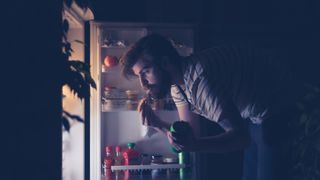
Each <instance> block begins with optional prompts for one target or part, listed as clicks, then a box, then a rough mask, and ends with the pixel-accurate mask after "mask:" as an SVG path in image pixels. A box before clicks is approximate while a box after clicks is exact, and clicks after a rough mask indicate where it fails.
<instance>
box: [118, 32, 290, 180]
mask: <svg viewBox="0 0 320 180" xmlns="http://www.w3.org/2000/svg"><path fill="white" fill-rule="evenodd" d="M283 59H284V58H283V57H282V56H280V55H278V54H277V53H274V52H273V51H270V50H266V49H263V48H258V47H252V46H250V45H242V46H239V45H237V46H236V45H234V46H221V47H214V48H211V49H207V50H204V51H202V52H200V53H198V54H194V55H191V56H189V57H181V56H179V54H178V53H177V51H176V50H175V49H174V48H173V46H172V44H171V43H170V41H168V40H167V39H166V38H164V37H162V36H160V35H156V34H153V35H149V36H146V37H144V38H142V39H140V40H139V41H138V42H137V43H136V44H134V45H133V46H132V47H131V49H130V50H129V51H128V52H127V53H126V54H125V55H124V56H123V58H122V59H121V62H122V64H123V74H124V75H125V76H126V77H127V78H129V77H131V76H137V77H139V79H140V83H141V86H142V87H143V88H144V89H145V90H146V91H147V93H148V95H149V96H150V97H151V99H152V98H154V99H159V98H163V97H165V96H166V95H167V94H168V93H171V96H172V97H173V100H174V102H175V104H176V106H177V110H178V114H179V117H180V120H184V121H188V122H190V124H191V126H192V127H193V130H194V131H193V132H190V133H189V134H185V136H183V137H178V136H176V135H175V134H172V133H170V132H169V131H168V129H169V125H168V124H166V123H164V122H163V121H162V120H161V119H159V117H157V116H156V115H155V114H154V113H153V111H152V109H151V108H150V106H149V105H148V103H147V101H148V100H147V99H145V100H143V101H142V102H141V104H140V107H139V111H140V113H141V117H142V123H143V124H144V125H147V126H152V127H155V128H156V129H158V130H159V131H162V132H164V133H166V134H167V136H168V140H169V142H170V143H171V144H172V145H173V146H174V147H175V148H176V149H178V150H181V151H192V152H214V153H225V152H232V151H236V150H241V149H245V148H246V149H245V162H244V171H243V180H277V179H281V178H283V177H281V176H280V174H281V173H282V172H281V171H279V170H281V166H282V164H281V163H282V162H283V161H282V159H281V157H282V153H283V152H282V150H283V149H282V148H281V142H282V140H283V139H282V138H279V137H281V136H280V132H281V131H282V129H281V128H284V127H285V126H284V124H285V122H286V120H287V119H286V116H283V114H286V112H285V111H286V110H287V109H288V107H289V105H290V100H291V95H290V92H291V89H290V87H291V83H290V82H291V81H290V74H289V73H288V72H289V71H287V70H286V68H285V66H284V64H283V63H282V60H283ZM197 115H200V116H202V117H205V118H206V119H209V120H211V121H214V122H216V123H218V124H219V125H220V126H221V127H222V128H223V129H224V132H223V133H220V134H218V135H214V136H206V137H201V136H198V134H199V131H201V129H199V127H197V122H196V121H197Z"/></svg>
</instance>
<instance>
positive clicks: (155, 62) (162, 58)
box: [121, 34, 180, 98]
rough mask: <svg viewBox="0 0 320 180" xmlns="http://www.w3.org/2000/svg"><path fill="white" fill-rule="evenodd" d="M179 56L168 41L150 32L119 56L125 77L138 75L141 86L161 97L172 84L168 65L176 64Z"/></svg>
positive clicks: (152, 94) (156, 96)
mask: <svg viewBox="0 0 320 180" xmlns="http://www.w3.org/2000/svg"><path fill="white" fill-rule="evenodd" d="M179 59H180V56H179V54H178V52H177V51H176V49H175V48H174V47H173V46H172V44H171V43H170V41H168V40H167V39H166V38H164V37H162V36H160V35H156V34H152V35H149V36H146V37H143V38H142V39H140V40H139V41H138V42H137V43H135V44H134V45H133V46H132V47H131V48H130V50H129V51H128V52H127V53H126V54H125V55H124V56H123V57H122V58H121V63H122V65H123V70H122V73H123V75H124V76H125V77H126V78H128V79H129V78H130V77H133V76H135V77H137V76H138V77H139V79H140V83H141V86H142V87H143V88H144V89H145V90H147V91H148V94H149V95H151V96H152V97H153V98H163V97H164V96H165V95H167V94H168V92H169V90H170V86H171V84H172V77H171V74H172V73H170V72H169V71H168V67H169V66H171V67H172V66H178V65H179Z"/></svg>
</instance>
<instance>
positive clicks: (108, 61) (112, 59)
mask: <svg viewBox="0 0 320 180" xmlns="http://www.w3.org/2000/svg"><path fill="white" fill-rule="evenodd" d="M103 62H104V65H105V66H107V67H114V66H116V65H117V64H118V63H119V60H118V58H117V57H116V56H106V57H105V58H104V61H103Z"/></svg>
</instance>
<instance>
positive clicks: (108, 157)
mask: <svg viewBox="0 0 320 180" xmlns="http://www.w3.org/2000/svg"><path fill="white" fill-rule="evenodd" d="M105 150H106V154H105V157H104V159H103V169H104V175H105V176H106V175H107V172H108V171H109V170H110V169H111V166H112V165H113V164H114V157H113V154H112V146H106V149H105Z"/></svg>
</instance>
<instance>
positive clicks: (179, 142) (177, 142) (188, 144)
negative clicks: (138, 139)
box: [167, 132, 198, 152]
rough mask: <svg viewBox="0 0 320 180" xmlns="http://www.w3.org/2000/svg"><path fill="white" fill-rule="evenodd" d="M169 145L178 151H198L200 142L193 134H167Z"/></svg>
mask: <svg viewBox="0 0 320 180" xmlns="http://www.w3.org/2000/svg"><path fill="white" fill-rule="evenodd" d="M167 137H168V140H169V143H170V144H171V145H172V146H173V147H174V148H175V149H176V150H178V151H187V152H190V151H197V148H198V141H197V139H196V137H195V136H194V134H193V132H190V133H188V134H178V133H174V132H167Z"/></svg>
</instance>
